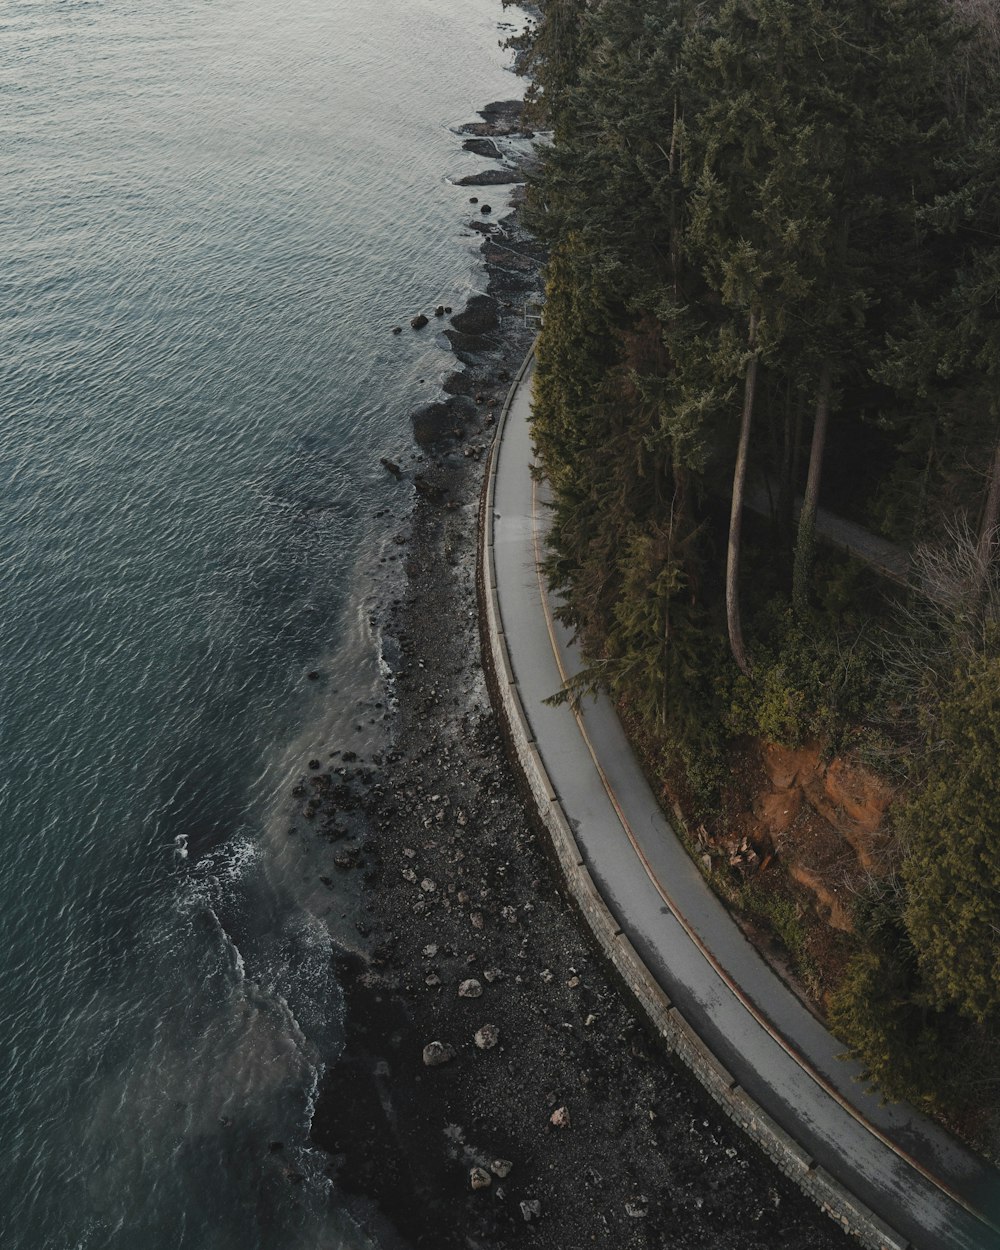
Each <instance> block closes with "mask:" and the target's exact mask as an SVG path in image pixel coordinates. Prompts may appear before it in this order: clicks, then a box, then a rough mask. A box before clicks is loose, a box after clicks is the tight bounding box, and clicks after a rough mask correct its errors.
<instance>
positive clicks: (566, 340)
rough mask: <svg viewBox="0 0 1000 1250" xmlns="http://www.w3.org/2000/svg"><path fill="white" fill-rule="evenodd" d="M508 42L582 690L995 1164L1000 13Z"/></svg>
mask: <svg viewBox="0 0 1000 1250" xmlns="http://www.w3.org/2000/svg"><path fill="white" fill-rule="evenodd" d="M513 42H514V43H515V44H519V45H520V48H521V51H522V61H523V63H524V65H525V67H526V69H527V72H528V73H529V74H530V77H531V81H532V85H531V87H530V89H529V107H530V109H531V110H532V115H533V118H534V123H535V125H536V126H537V127H538V128H539V129H542V130H544V132H545V133H546V135H547V141H546V142H545V143H544V144H543V145H542V148H541V152H542V160H541V164H540V167H539V169H538V170H537V172H536V173H535V175H534V176H533V181H532V185H531V186H530V188H529V200H528V209H527V212H528V217H529V224H530V226H531V228H532V229H533V230H534V231H535V232H536V234H537V235H538V236H539V237H540V238H541V239H542V240H543V241H544V242H545V244H546V245H547V247H548V249H549V262H548V268H547V290H546V304H545V316H544V328H543V330H542V332H541V336H540V339H539V343H538V349H537V359H538V366H537V375H536V382H535V410H534V438H535V443H536V446H537V449H538V453H539V457H540V461H541V464H542V466H543V468H544V471H545V474H546V476H547V478H548V480H549V482H550V484H551V487H552V491H553V506H552V524H553V529H552V554H551V556H550V559H549V564H548V573H549V576H550V578H551V581H552V583H553V584H554V585H555V586H556V587H558V588H559V589H560V590H561V591H562V592H563V594H564V596H565V599H564V603H565V607H564V615H565V617H566V619H567V621H568V622H569V623H570V624H571V625H572V626H573V627H574V628H575V631H576V634H577V638H578V641H579V643H580V645H581V647H582V648H583V651H584V654H585V656H586V658H587V662H588V664H587V669H586V672H585V678H584V682H583V683H582V684H583V685H586V686H591V687H598V686H599V687H603V688H605V689H608V690H610V691H611V692H612V694H613V695H614V696H615V697H616V699H617V701H618V704H619V707H620V709H621V711H622V714H623V717H624V718H625V721H626V723H627V724H628V725H629V727H630V729H631V731H632V734H633V737H634V740H635V741H636V742H637V744H638V745H639V746H640V748H641V751H642V753H643V757H644V759H645V761H646V765H647V769H648V772H649V774H650V776H651V778H652V779H653V781H654V783H655V785H656V786H657V788H658V789H659V790H660V792H661V793H662V794H663V796H664V801H665V802H666V803H667V805H668V806H671V807H672V808H673V810H674V812H675V813H677V814H679V816H680V817H682V818H683V819H682V822H681V824H682V828H683V830H684V831H685V832H686V836H687V837H688V839H689V840H690V844H691V849H692V853H693V854H694V855H695V856H696V858H697V860H698V862H699V863H701V865H702V867H703V869H704V871H705V872H706V874H708V875H709V876H710V878H711V880H712V882H713V884H714V885H715V887H716V888H717V889H718V890H719V891H720V892H721V893H722V894H723V895H724V896H725V897H726V898H727V899H728V900H729V901H730V903H731V904H732V906H733V907H734V909H735V910H736V911H737V913H738V914H740V915H741V916H742V917H743V919H744V921H745V923H746V925H747V926H748V929H749V931H750V932H752V933H753V935H754V936H755V938H756V939H757V940H758V941H759V942H760V943H761V944H762V945H763V946H764V947H765V948H766V949H768V950H770V952H771V954H772V956H773V957H774V958H775V959H776V960H777V961H778V962H779V963H781V964H783V966H785V967H786V968H787V969H788V971H789V975H790V976H793V977H795V978H796V979H797V980H798V981H799V982H800V983H801V984H803V985H804V986H805V987H806V988H807V990H808V991H809V992H810V993H811V995H812V997H813V998H814V1000H815V1001H816V1002H817V1004H818V1005H819V1006H820V1007H821V1009H822V1010H823V1011H824V1012H825V1013H826V1015H827V1018H828V1020H829V1022H830V1024H831V1027H832V1028H833V1029H834V1031H835V1032H836V1033H837V1034H838V1036H839V1037H841V1038H842V1039H843V1041H844V1042H845V1046H846V1047H849V1048H850V1049H851V1050H853V1051H854V1053H855V1054H857V1055H858V1056H859V1057H860V1058H861V1060H862V1061H863V1063H864V1065H865V1067H866V1070H867V1071H868V1073H869V1075H870V1077H871V1079H872V1080H873V1081H874V1082H876V1083H877V1084H878V1085H879V1086H880V1088H881V1089H882V1090H883V1091H884V1092H885V1093H886V1095H888V1096H889V1097H900V1096H905V1097H908V1098H910V1099H913V1100H915V1101H916V1102H918V1103H920V1104H921V1105H923V1106H924V1107H926V1108H929V1109H931V1110H933V1111H935V1112H936V1113H937V1114H939V1115H941V1116H942V1117H943V1118H945V1119H947V1120H948V1121H950V1122H951V1123H952V1124H955V1125H957V1126H958V1127H959V1128H960V1129H962V1130H963V1131H965V1132H966V1133H967V1134H968V1135H970V1136H972V1137H973V1138H975V1139H976V1140H978V1141H979V1142H980V1144H986V1145H992V1146H993V1147H994V1148H995V1143H996V1137H995V1134H996V1131H997V1122H998V1117H996V1116H995V1114H994V1111H993V1108H995V1106H996V1104H997V1101H998V1100H997V1093H998V1091H1000V1046H998V1043H1000V802H998V795H1000V568H998V566H1000V553H998V551H997V548H998V545H1000V543H998V533H1000V530H998V525H1000V17H998V13H997V9H996V6H995V4H994V3H993V0H546V3H545V4H544V6H543V7H542V9H541V10H540V15H539V17H538V20H537V22H535V24H534V25H533V26H532V27H531V28H529V29H528V30H527V31H525V33H524V34H523V35H522V36H520V37H518V39H516V40H514V41H513ZM831 517H832V518H836V519H839V520H840V521H846V522H851V523H853V526H854V527H855V528H854V529H853V530H852V531H851V532H852V534H854V535H855V536H857V535H859V534H860V535H861V539H860V540H858V541H855V542H853V544H851V550H852V551H853V554H849V553H848V552H846V551H845V550H844V546H845V544H844V542H843V541H842V540H840V541H832V542H831V541H829V539H830V538H831V536H832V537H833V538H834V539H836V537H837V533H836V531H835V530H834V529H833V528H832V524H833V523H831ZM866 543H868V544H869V545H870V549H871V553H874V554H870V553H869V552H868V551H867V550H866V545H865V544H866ZM886 551H889V552H890V553H892V559H891V560H889V562H888V563H889V565H890V566H891V567H888V568H887V567H886V560H885V559H883V558H882V557H881V556H880V555H879V553H882V556H884V553H885V552H886ZM810 856H812V858H811V859H810Z"/></svg>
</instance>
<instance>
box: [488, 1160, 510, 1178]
mask: <svg viewBox="0 0 1000 1250" xmlns="http://www.w3.org/2000/svg"><path fill="white" fill-rule="evenodd" d="M513 1167H514V1165H513V1163H511V1161H510V1160H509V1159H494V1160H493V1162H492V1163H491V1164H490V1171H491V1172H492V1173H493V1175H494V1176H499V1178H500V1179H501V1180H502V1181H505V1180H506V1179H507V1177H508V1176H510V1174H511V1171H512V1170H513Z"/></svg>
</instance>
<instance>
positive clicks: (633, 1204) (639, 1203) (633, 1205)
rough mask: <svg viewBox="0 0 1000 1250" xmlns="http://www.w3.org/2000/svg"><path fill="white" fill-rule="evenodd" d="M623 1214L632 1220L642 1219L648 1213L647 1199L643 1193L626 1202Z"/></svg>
mask: <svg viewBox="0 0 1000 1250" xmlns="http://www.w3.org/2000/svg"><path fill="white" fill-rule="evenodd" d="M625 1214H626V1215H628V1216H630V1217H631V1218H632V1219H633V1220H644V1219H645V1218H646V1216H647V1215H648V1214H649V1199H648V1198H646V1197H645V1196H644V1195H643V1196H640V1197H638V1198H633V1199H632V1200H631V1201H630V1202H626V1203H625Z"/></svg>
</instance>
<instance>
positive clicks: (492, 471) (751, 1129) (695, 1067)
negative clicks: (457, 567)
mask: <svg viewBox="0 0 1000 1250" xmlns="http://www.w3.org/2000/svg"><path fill="white" fill-rule="evenodd" d="M533 356H534V348H532V351H531V352H530V353H529V354H528V356H527V358H526V359H525V361H524V363H523V364H522V366H521V369H520V371H519V372H518V374H517V377H516V378H515V379H514V382H513V384H512V385H511V388H510V393H509V394H508V396H507V401H506V403H505V404H504V407H503V411H502V413H501V415H500V420H499V422H498V424H497V430H496V437H495V439H494V442H493V448H492V452H491V454H490V461H489V466H488V470H487V475H486V481H485V485H484V491H483V501H482V508H481V515H480V549H479V556H480V559H479V570H478V578H477V581H478V587H479V600H480V627H481V631H482V636H483V656H484V660H485V662H486V667H487V676H488V679H489V685H490V689H491V691H492V693H493V697H494V700H495V702H496V703H497V704H498V705H499V710H500V711H501V712H502V719H503V720H504V721H505V722H506V731H507V740H508V743H509V744H510V748H511V752H512V754H513V755H514V756H515V758H516V761H517V764H518V768H519V771H520V773H521V775H522V778H523V781H524V783H525V785H526V786H527V789H528V791H529V792H530V794H531V797H532V799H533V800H534V803H535V806H536V808H537V810H538V815H539V817H540V819H541V821H542V824H543V825H544V826H545V829H546V830H547V832H548V835H549V838H550V841H551V845H552V850H553V852H554V853H555V856H556V859H557V860H558V863H559V867H560V869H561V871H562V875H563V878H564V880H565V882H566V886H567V888H568V889H569V892H570V894H571V895H572V896H573V898H574V900H575V901H576V904H577V906H578V907H579V909H580V911H581V913H582V914H583V917H584V919H585V920H586V922H587V925H588V927H589V928H590V930H591V932H592V934H593V935H594V938H595V939H596V941H597V943H598V945H599V946H600V948H601V950H602V951H603V952H604V954H605V956H606V957H607V958H608V959H609V960H610V962H611V964H612V965H613V966H614V968H615V970H616V971H617V973H618V974H619V976H620V977H621V979H622V980H623V981H624V982H625V984H626V986H627V987H628V988H629V990H630V991H631V993H632V994H633V995H634V996H635V998H636V999H637V1000H638V1002H639V1005H640V1006H641V1007H642V1009H643V1011H644V1012H645V1013H646V1015H647V1016H648V1018H649V1020H650V1022H651V1023H652V1025H653V1027H654V1028H655V1029H656V1031H657V1033H658V1034H659V1035H660V1036H661V1037H662V1038H663V1040H664V1041H665V1042H666V1044H667V1046H668V1047H669V1049H670V1050H671V1051H673V1053H674V1054H675V1055H677V1057H678V1058H679V1059H681V1061H682V1062H683V1063H684V1064H685V1065H686V1066H687V1067H688V1068H690V1070H691V1071H692V1072H693V1073H694V1075H695V1076H696V1077H697V1078H698V1080H699V1081H700V1082H701V1084H702V1085H703V1086H704V1088H705V1089H706V1090H707V1091H708V1093H709V1094H710V1095H711V1096H712V1098H714V1099H715V1101H716V1102H717V1103H718V1104H719V1106H720V1107H721V1108H722V1110H723V1111H724V1112H725V1114H726V1115H727V1116H728V1117H729V1118H730V1119H731V1120H732V1121H733V1123H734V1124H737V1125H739V1127H740V1128H741V1129H743V1131H744V1132H745V1133H747V1134H748V1136H750V1137H751V1138H752V1139H753V1140H754V1141H755V1142H756V1143H757V1145H758V1146H760V1147H761V1148H762V1149H763V1150H764V1152H765V1153H766V1154H767V1155H768V1156H769V1157H770V1158H771V1159H772V1160H773V1161H774V1163H775V1164H776V1165H777V1166H778V1167H779V1168H780V1169H781V1171H782V1172H784V1174H785V1175H786V1176H788V1177H789V1178H790V1179H791V1180H792V1181H794V1183H795V1184H796V1185H798V1187H799V1188H800V1189H801V1190H802V1191H803V1192H804V1193H806V1194H807V1195H808V1196H809V1197H810V1198H812V1199H813V1200H814V1201H815V1202H816V1203H817V1204H818V1205H819V1206H820V1207H821V1208H822V1209H823V1210H824V1211H825V1212H826V1213H827V1214H828V1215H829V1216H831V1217H832V1218H833V1219H834V1220H836V1221H837V1222H838V1223H839V1224H840V1225H842V1227H843V1228H844V1229H845V1230H846V1231H847V1232H849V1233H851V1234H852V1235H853V1236H854V1237H856V1238H857V1239H858V1240H859V1241H860V1242H861V1243H862V1244H863V1245H865V1246H867V1247H870V1250H912V1247H911V1246H910V1243H909V1242H908V1241H907V1240H906V1238H904V1237H901V1236H900V1235H899V1234H898V1233H896V1232H894V1231H893V1230H892V1229H891V1228H889V1227H888V1226H887V1225H886V1224H884V1223H883V1222H882V1221H881V1220H880V1219H879V1218H878V1216H877V1215H875V1213H874V1212H873V1211H871V1210H869V1209H868V1207H866V1206H865V1205H864V1203H862V1202H860V1201H859V1200H858V1199H857V1198H855V1197H854V1196H853V1195H852V1194H851V1193H849V1192H848V1190H847V1189H845V1188H844V1186H843V1185H841V1184H840V1183H839V1182H838V1181H836V1180H835V1179H834V1178H833V1177H832V1176H830V1175H829V1173H828V1172H826V1171H825V1170H824V1169H823V1168H821V1167H818V1166H817V1165H816V1163H815V1161H814V1160H813V1159H812V1158H810V1156H809V1155H808V1153H807V1152H806V1151H805V1150H803V1149H802V1148H801V1147H800V1146H799V1145H798V1144H797V1143H796V1142H795V1141H794V1140H793V1139H792V1138H791V1137H789V1135H788V1134H787V1133H786V1132H785V1131H784V1130H783V1129H782V1128H781V1127H780V1126H779V1125H778V1124H776V1123H775V1121H774V1120H773V1119H772V1118H771V1117H770V1116H769V1115H768V1114H767V1112H765V1111H764V1110H763V1108H762V1107H760V1106H759V1105H758V1104H757V1103H756V1102H755V1101H754V1100H753V1099H752V1098H751V1097H750V1095H749V1094H748V1093H747V1092H746V1091H745V1090H744V1089H742V1088H741V1087H740V1086H739V1085H738V1084H737V1083H736V1079H735V1078H734V1077H733V1076H732V1074H731V1073H730V1072H728V1071H727V1070H726V1069H725V1068H724V1067H723V1065H722V1064H721V1063H720V1062H719V1061H718V1060H717V1059H716V1057H715V1056H714V1055H713V1054H712V1052H711V1051H710V1050H709V1049H708V1047H707V1046H706V1045H705V1044H704V1042H702V1040H701V1038H700V1037H698V1035H697V1034H696V1033H695V1031H694V1029H692V1028H691V1026H690V1025H689V1024H688V1022H687V1021H686V1020H685V1019H684V1017H683V1016H682V1015H681V1013H680V1012H679V1011H678V1010H677V1008H676V1007H674V1006H672V1005H671V1002H670V1000H669V998H668V997H667V996H666V994H665V993H664V992H663V990H662V989H661V988H660V986H659V985H658V984H657V982H656V980H655V978H654V977H653V975H652V973H651V972H650V971H649V969H648V968H647V967H646V965H645V964H644V963H643V961H642V959H641V958H640V956H639V955H638V953H637V952H636V950H635V948H634V947H633V946H632V943H631V942H630V941H629V940H628V938H627V937H626V936H625V935H624V934H623V933H622V931H621V928H620V927H619V925H618V923H617V921H616V920H615V918H614V917H613V916H612V914H611V912H610V911H609V910H608V908H607V906H606V905H605V903H604V900H603V899H602V898H601V895H600V893H599V892H598V889H597V886H596V885H595V884H594V880H593V878H592V877H591V875H590V873H589V872H588V870H587V868H586V866H585V864H584V860H583V856H582V855H581V853H580V848H579V846H578V845H577V842H576V838H575V837H574V836H573V830H572V828H571V826H570V823H569V821H568V820H567V818H566V813H565V812H564V810H563V808H562V805H561V803H560V802H559V799H558V797H557V795H556V792H555V790H554V789H553V786H552V783H551V781H550V780H549V776H548V774H547V772H546V770H545V765H544V763H543V761H542V758H541V755H540V754H539V752H538V748H537V747H536V746H535V739H534V734H533V732H532V730H531V726H530V725H529V724H528V720H527V717H526V716H525V714H524V707H523V705H522V702H521V695H520V691H519V690H518V686H517V682H516V681H515V680H514V672H513V668H512V666H511V662H510V655H509V652H508V650H507V639H506V636H505V634H504V629H503V616H502V613H501V610H500V601H499V599H498V597H497V589H496V570H495V567H494V562H493V503H494V487H495V483H496V470H497V461H498V457H499V451H500V443H501V440H502V438H503V433H504V427H505V425H506V421H507V415H508V413H509V411H510V406H511V403H512V401H513V399H514V395H515V393H516V391H517V389H518V387H519V386H520V384H521V382H522V381H523V379H524V375H525V373H526V372H527V370H528V367H529V366H530V364H531V361H532V359H533Z"/></svg>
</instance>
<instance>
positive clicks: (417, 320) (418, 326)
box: [410, 313, 427, 330]
mask: <svg viewBox="0 0 1000 1250" xmlns="http://www.w3.org/2000/svg"><path fill="white" fill-rule="evenodd" d="M426 324H427V318H426V317H425V316H424V314H423V313H417V315H416V316H415V317H411V318H410V325H411V326H412V327H413V328H414V330H422V329H423V328H424V326H425V325H426Z"/></svg>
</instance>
